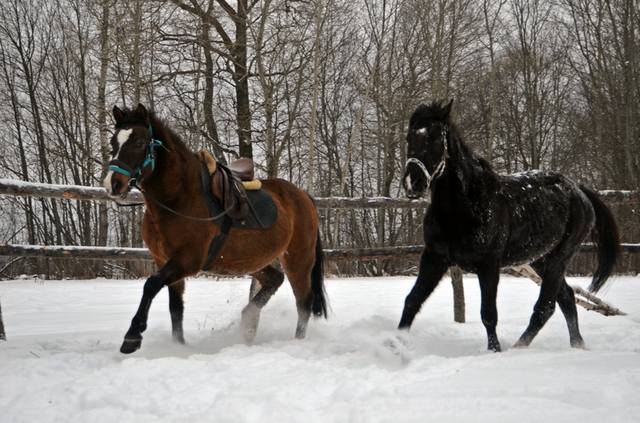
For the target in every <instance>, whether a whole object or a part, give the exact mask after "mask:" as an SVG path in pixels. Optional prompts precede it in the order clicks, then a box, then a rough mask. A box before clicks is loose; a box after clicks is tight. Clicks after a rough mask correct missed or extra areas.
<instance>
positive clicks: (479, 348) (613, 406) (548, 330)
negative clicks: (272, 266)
mask: <svg viewBox="0 0 640 423" xmlns="http://www.w3.org/2000/svg"><path fill="white" fill-rule="evenodd" d="M142 283H143V281H110V280H91V281H44V282H43V281H33V280H23V281H9V282H0V302H1V304H2V312H3V315H4V321H5V326H6V329H7V337H8V341H7V342H0V422H2V423H4V422H7V423H8V422H11V423H18V422H54V421H55V422H91V423H98V422H118V423H125V422H279V423H280V422H414V421H415V422H418V421H419V422H438V423H445V422H452V421H458V422H485V421H486V422H554V423H557V422H569V421H571V422H580V423H583V422H599V423H601V422H607V423H611V422H638V421H640V278H638V277H635V278H633V277H620V278H617V279H616V280H614V281H613V283H612V284H611V285H610V286H609V287H608V288H605V292H604V293H602V298H603V299H605V300H607V301H610V302H611V303H613V304H614V305H615V306H617V307H619V308H620V309H622V310H624V311H626V312H627V313H629V315H628V316H624V317H603V316H601V315H599V314H596V313H593V312H587V311H585V310H584V309H581V308H579V315H580V323H581V329H582V334H583V336H584V338H585V341H586V343H587V346H588V348H589V350H588V351H575V350H572V349H570V348H569V338H568V333H567V330H566V327H565V323H564V319H563V318H562V315H561V313H560V311H559V310H558V311H557V312H556V314H555V315H554V316H553V317H552V318H551V320H550V321H549V323H548V324H547V326H546V327H545V328H544V329H543V330H542V332H541V333H540V335H539V336H538V337H537V338H536V339H535V341H534V342H533V344H532V346H531V347H530V348H529V349H526V350H515V349H508V346H509V345H511V344H513V342H515V340H516V339H517V337H518V336H519V335H520V333H521V332H522V331H523V330H524V328H525V326H526V323H527V322H528V319H529V316H530V312H531V308H532V306H533V303H534V301H535V298H536V296H537V292H538V289H537V286H535V285H534V284H533V283H532V282H530V281H528V280H525V279H517V278H512V277H506V276H504V277H503V279H502V283H501V285H500V292H499V298H498V312H499V316H500V323H499V326H498V334H499V336H500V339H501V341H502V344H503V348H505V349H507V351H506V352H503V353H501V354H494V353H488V352H486V351H485V344H486V337H485V331H484V328H483V326H482V324H481V322H480V317H479V305H480V304H479V290H478V288H477V280H476V279H475V278H473V277H471V276H468V275H465V289H466V295H467V321H468V322H467V323H466V324H456V323H454V322H453V318H452V315H453V310H452V299H451V295H452V294H451V286H450V284H449V283H448V281H443V283H441V285H440V287H439V288H438V289H437V290H436V292H435V293H434V294H433V295H432V297H431V298H430V299H429V300H428V301H427V303H426V304H425V307H424V308H423V311H422V312H421V313H420V314H419V315H418V317H417V318H416V321H415V323H414V326H413V329H412V330H411V332H409V333H404V332H403V333H400V332H398V331H397V330H395V327H396V325H397V323H398V319H399V317H400V312H401V311H402V305H403V300H404V297H405V295H406V294H407V293H408V291H409V289H410V287H411V285H412V283H413V279H412V278H408V277H393V278H359V279H329V280H328V281H327V291H328V295H329V300H330V304H331V309H332V312H331V315H330V319H329V320H328V321H323V320H314V321H312V322H311V323H310V325H309V330H308V333H307V339H305V340H303V341H296V340H294V339H293V333H294V328H295V322H296V313H295V307H294V302H293V296H292V294H291V290H290V289H289V287H288V284H287V283H286V282H285V285H283V287H282V288H281V289H280V291H279V292H278V293H277V294H276V296H275V297H274V298H273V299H272V300H271V302H270V303H269V304H268V305H267V307H266V308H265V309H264V311H263V313H262V318H261V321H260V327H259V329H258V336H257V338H256V342H255V344H254V345H251V346H247V345H244V344H243V343H242V341H241V336H240V333H239V329H238V322H239V316H240V310H241V308H242V307H243V306H244V304H245V303H246V299H247V294H248V289H249V283H248V280H246V279H244V280H241V279H235V280H225V281H217V282H214V281H207V280H202V279H194V280H190V281H188V282H187V292H186V297H185V302H186V305H185V306H186V311H185V337H186V338H187V342H188V345H186V346H180V345H175V344H173V343H172V341H171V335H170V320H169V313H168V305H167V304H168V300H167V294H166V291H163V292H161V293H160V295H159V296H158V297H157V299H156V301H155V303H154V305H153V307H152V310H151V314H150V319H149V329H148V330H147V331H146V332H145V334H144V340H143V344H142V349H141V350H140V351H138V352H136V353H134V354H133V355H131V356H124V355H121V354H120V353H119V352H118V349H119V347H120V342H121V340H122V336H123V335H124V332H125V331H126V329H127V327H128V324H129V321H130V318H131V317H132V315H133V313H134V311H135V308H136V306H137V304H138V301H139V298H140V293H141V290H142ZM569 283H570V284H580V285H583V286H584V285H586V284H587V279H586V278H571V279H570V280H569Z"/></svg>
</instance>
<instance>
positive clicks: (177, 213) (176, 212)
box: [129, 179, 233, 222]
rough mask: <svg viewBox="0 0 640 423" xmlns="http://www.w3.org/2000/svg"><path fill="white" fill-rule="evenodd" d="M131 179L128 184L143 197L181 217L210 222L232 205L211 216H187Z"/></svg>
mask: <svg viewBox="0 0 640 423" xmlns="http://www.w3.org/2000/svg"><path fill="white" fill-rule="evenodd" d="M131 181H132V182H133V183H131V182H129V186H132V187H135V188H137V189H138V190H139V191H140V192H141V193H142V195H144V197H145V198H148V199H150V200H151V201H153V202H154V203H155V204H156V205H157V206H159V207H160V208H162V209H164V210H166V211H168V212H170V213H173V214H175V215H176V216H179V217H182V218H184V219H188V220H194V221H196V222H212V221H214V220H218V219H220V218H222V217H224V216H225V215H226V214H227V213H229V212H230V211H231V209H232V208H233V205H231V206H230V207H229V208H227V209H224V210H223V211H222V212H221V213H219V214H217V215H215V216H211V217H197V216H189V215H186V214H182V213H180V212H179V211H177V210H174V209H172V208H171V207H169V206H167V205H166V204H164V203H163V202H161V201H160V200H158V199H157V198H155V197H154V196H153V195H151V194H149V193H148V192H147V191H145V190H143V189H142V187H141V186H140V185H138V182H137V181H136V180H135V179H132V180H131Z"/></svg>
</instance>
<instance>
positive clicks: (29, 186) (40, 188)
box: [0, 179, 144, 204]
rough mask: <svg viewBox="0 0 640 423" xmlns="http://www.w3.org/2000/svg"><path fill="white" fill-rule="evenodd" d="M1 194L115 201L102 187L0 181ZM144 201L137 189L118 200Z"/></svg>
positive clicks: (127, 201)
mask: <svg viewBox="0 0 640 423" xmlns="http://www.w3.org/2000/svg"><path fill="white" fill-rule="evenodd" d="M0 194H2V195H10V196H16V197H44V198H59V199H63V200H85V201H114V199H113V198H112V197H110V196H109V194H108V193H107V191H106V190H105V189H104V188H102V187H87V186H83V185H55V184H41V183H34V182H23V181H15V180H13V179H0ZM143 201H144V198H143V197H142V193H141V192H140V191H138V190H136V189H134V190H131V192H130V193H129V194H128V195H127V196H126V197H125V198H118V199H117V202H118V203H121V204H132V203H141V202H143Z"/></svg>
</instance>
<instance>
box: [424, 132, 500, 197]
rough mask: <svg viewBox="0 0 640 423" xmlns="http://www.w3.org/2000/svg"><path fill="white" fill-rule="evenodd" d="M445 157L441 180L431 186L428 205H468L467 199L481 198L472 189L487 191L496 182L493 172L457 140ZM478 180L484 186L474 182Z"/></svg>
mask: <svg viewBox="0 0 640 423" xmlns="http://www.w3.org/2000/svg"><path fill="white" fill-rule="evenodd" d="M449 155H450V156H449V158H448V159H447V162H446V166H445V171H444V173H443V175H442V177H440V178H438V179H436V180H435V181H434V183H433V191H432V202H433V203H434V204H435V205H436V206H439V205H442V206H445V207H458V206H463V205H464V204H468V203H469V201H470V197H476V198H478V197H481V196H482V195H477V194H481V193H477V192H472V190H478V189H481V190H485V189H491V187H492V186H493V184H494V181H495V180H496V175H495V173H494V172H493V171H492V170H491V169H490V168H488V167H487V166H485V165H484V164H483V163H482V159H481V158H480V157H479V156H477V155H476V154H475V153H474V152H473V151H472V150H471V149H469V148H467V147H466V146H464V145H463V144H462V141H461V140H458V141H456V146H455V147H454V148H449ZM480 181H486V182H487V183H478V182H480Z"/></svg>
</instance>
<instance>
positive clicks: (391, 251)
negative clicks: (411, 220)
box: [324, 245, 424, 260]
mask: <svg viewBox="0 0 640 423" xmlns="http://www.w3.org/2000/svg"><path fill="white" fill-rule="evenodd" d="M423 248H424V247H423V246H422V245H405V246H398V247H387V248H383V247H382V248H340V249H328V250H324V255H325V257H326V258H327V259H329V260H375V259H380V258H390V257H402V256H417V255H420V254H421V253H422V250H423Z"/></svg>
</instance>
